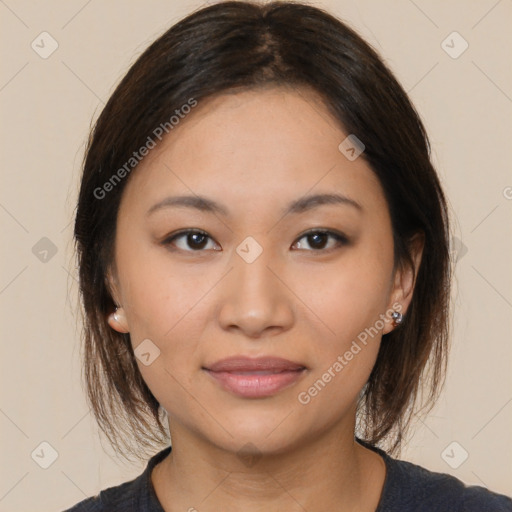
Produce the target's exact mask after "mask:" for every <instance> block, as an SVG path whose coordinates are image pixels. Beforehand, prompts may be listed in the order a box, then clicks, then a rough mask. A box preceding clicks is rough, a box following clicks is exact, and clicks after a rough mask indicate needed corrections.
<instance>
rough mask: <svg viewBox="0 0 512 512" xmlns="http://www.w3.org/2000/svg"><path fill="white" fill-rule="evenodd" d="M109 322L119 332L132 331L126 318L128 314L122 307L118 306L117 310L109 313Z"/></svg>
mask: <svg viewBox="0 0 512 512" xmlns="http://www.w3.org/2000/svg"><path fill="white" fill-rule="evenodd" d="M107 322H108V325H110V327H112V329H114V330H115V331H117V332H121V333H128V332H130V330H129V328H128V322H127V320H126V315H125V313H124V310H123V308H122V307H116V310H115V311H114V312H113V313H110V315H108V318H107Z"/></svg>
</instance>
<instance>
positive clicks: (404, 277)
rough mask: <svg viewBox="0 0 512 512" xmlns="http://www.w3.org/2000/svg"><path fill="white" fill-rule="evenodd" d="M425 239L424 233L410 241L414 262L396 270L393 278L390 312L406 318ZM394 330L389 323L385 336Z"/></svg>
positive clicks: (404, 264)
mask: <svg viewBox="0 0 512 512" xmlns="http://www.w3.org/2000/svg"><path fill="white" fill-rule="evenodd" d="M424 245H425V237H424V235H423V233H417V234H415V235H414V236H413V237H412V238H411V240H410V241H409V251H410V254H411V260H412V262H411V263H409V262H405V263H403V264H401V265H400V266H399V267H398V268H397V269H396V270H395V274H394V278H393V287H392V289H391V294H390V301H389V304H388V308H389V309H388V311H389V310H391V311H397V312H399V313H401V314H402V315H404V316H405V314H406V313H407V310H408V308H409V305H410V303H411V300H412V297H413V292H414V286H415V284H416V277H417V275H418V270H419V268H420V264H421V257H422V255H423V247H424ZM392 330H393V325H392V323H391V322H387V323H386V326H385V327H384V330H383V334H387V333H388V332H391V331H392Z"/></svg>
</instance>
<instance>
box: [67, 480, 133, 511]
mask: <svg viewBox="0 0 512 512" xmlns="http://www.w3.org/2000/svg"><path fill="white" fill-rule="evenodd" d="M139 479H140V477H139V478H137V479H135V480H132V481H130V482H125V483H123V484H121V485H118V486H115V487H109V488H107V489H103V490H102V491H101V492H100V493H99V494H97V495H96V496H93V497H91V498H87V499H85V500H83V501H81V502H79V503H77V504H76V505H74V506H73V507H71V508H70V509H67V510H65V511H64V512H106V511H107V510H108V511H109V512H117V511H119V512H121V511H126V510H137V508H135V507H136V505H135V504H136V502H137V500H138V499H139V494H140V482H139Z"/></svg>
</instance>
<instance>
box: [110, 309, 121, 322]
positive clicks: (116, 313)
mask: <svg viewBox="0 0 512 512" xmlns="http://www.w3.org/2000/svg"><path fill="white" fill-rule="evenodd" d="M120 307H121V306H116V310H115V311H114V313H113V314H112V316H113V317H114V320H115V321H116V322H119V320H120V319H119V313H118V312H117V310H118V309H119V308H120Z"/></svg>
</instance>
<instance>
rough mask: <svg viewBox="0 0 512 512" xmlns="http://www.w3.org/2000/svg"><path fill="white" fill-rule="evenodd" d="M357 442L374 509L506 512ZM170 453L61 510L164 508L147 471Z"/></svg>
mask: <svg viewBox="0 0 512 512" xmlns="http://www.w3.org/2000/svg"><path fill="white" fill-rule="evenodd" d="M358 441H359V442H360V443H361V444H363V445H364V446H366V447H367V448H370V449H371V450H374V451H376V452H377V453H378V454H380V455H381V456H382V457H383V458H384V462H385V463H386V480H385V482H384V488H383V489H382V495H381V498H380V501H379V506H378V507H377V510H376V511H375V512H512V499H510V498H509V497H507V496H505V495H503V494H496V493H493V492H491V491H488V490H487V489H485V488H484V487H479V486H466V485H465V484H464V483H463V482H461V481H460V480H458V479H457V478H455V477H453V476H451V475H448V474H445V473H434V472H431V471H428V470H426V469H425V468H422V467H421V466H418V465H416V464H412V463H410V462H404V461H400V460H396V459H393V458H391V457H390V456H389V455H387V454H386V453H385V452H384V451H382V450H380V449H379V448H375V447H371V446H369V445H367V444H366V443H363V442H361V441H360V440H359V439H358ZM170 451H171V447H170V446H169V447H168V448H166V449H164V450H162V451H161V452H159V453H157V454H156V455H154V456H153V457H152V458H151V459H150V460H149V462H148V464H147V467H146V469H145V470H144V472H143V473H142V474H141V475H140V476H138V477H137V478H135V479H134V480H131V481H130V482H125V483H124V484H121V485H118V486H116V487H110V488H108V489H105V490H103V491H101V492H100V493H99V494H98V495H97V496H94V497H92V498H88V499H86V500H84V501H81V502H80V503H78V504H76V505H75V506H74V507H72V508H70V509H68V510H66V511H65V512H135V511H137V512H164V509H163V508H162V505H161V504H160V502H159V501H158V498H157V496H156V493H155V489H154V488H153V484H152V483H151V470H152V469H153V468H154V467H155V466H156V465H157V464H158V463H159V462H160V461H162V460H163V459H164V458H165V457H166V456H167V455H168V454H169V453H170Z"/></svg>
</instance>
